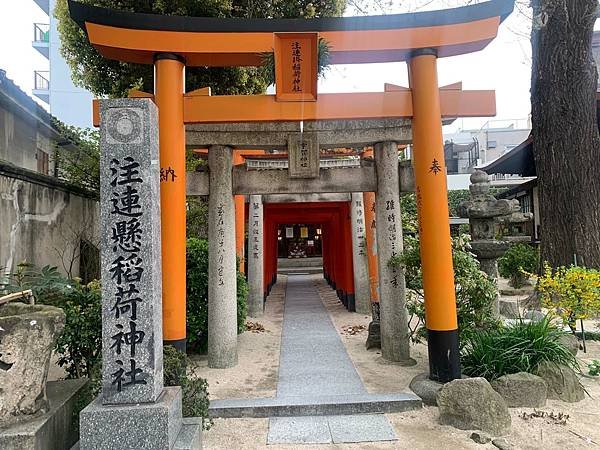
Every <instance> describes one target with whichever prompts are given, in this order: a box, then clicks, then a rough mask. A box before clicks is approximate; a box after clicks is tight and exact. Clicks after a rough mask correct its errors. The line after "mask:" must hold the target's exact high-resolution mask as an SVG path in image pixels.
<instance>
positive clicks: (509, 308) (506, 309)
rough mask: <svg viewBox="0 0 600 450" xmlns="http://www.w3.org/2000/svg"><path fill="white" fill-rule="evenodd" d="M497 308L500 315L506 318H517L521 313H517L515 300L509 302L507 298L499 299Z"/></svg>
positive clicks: (517, 307) (517, 306)
mask: <svg viewBox="0 0 600 450" xmlns="http://www.w3.org/2000/svg"><path fill="white" fill-rule="evenodd" d="M498 309H499V312H500V315H501V316H503V317H506V318H507V319H518V318H519V317H521V314H520V313H519V305H517V302H511V301H509V300H499V301H498Z"/></svg>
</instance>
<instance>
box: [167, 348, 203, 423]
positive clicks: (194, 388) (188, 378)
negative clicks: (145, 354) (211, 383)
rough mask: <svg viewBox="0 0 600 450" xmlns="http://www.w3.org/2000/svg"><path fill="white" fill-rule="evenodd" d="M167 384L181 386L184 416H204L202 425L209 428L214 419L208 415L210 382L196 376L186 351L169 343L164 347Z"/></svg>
mask: <svg viewBox="0 0 600 450" xmlns="http://www.w3.org/2000/svg"><path fill="white" fill-rule="evenodd" d="M163 350H164V351H163V356H164V359H163V360H164V382H165V386H181V390H182V411H183V417H202V425H203V428H204V429H205V430H208V429H209V428H210V427H211V425H212V420H211V419H210V418H209V417H208V406H209V404H210V400H209V398H208V383H207V381H206V380H205V379H204V378H200V377H198V376H196V374H195V372H194V370H193V369H190V367H191V363H190V360H189V358H188V356H187V355H186V354H185V353H182V352H179V351H177V350H175V349H174V348H173V347H171V346H169V345H167V346H165V347H164V349H163Z"/></svg>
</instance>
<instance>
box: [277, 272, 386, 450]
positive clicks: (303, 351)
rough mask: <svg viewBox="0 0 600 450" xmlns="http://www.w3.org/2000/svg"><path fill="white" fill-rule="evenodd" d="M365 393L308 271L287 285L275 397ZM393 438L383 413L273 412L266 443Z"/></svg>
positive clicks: (292, 397)
mask: <svg viewBox="0 0 600 450" xmlns="http://www.w3.org/2000/svg"><path fill="white" fill-rule="evenodd" d="M361 394H363V395H364V394H367V390H366V388H365V386H364V385H363V383H362V381H361V379H360V377H359V376H358V373H357V372H356V369H355V368H354V365H353V364H352V361H351V360H350V357H349V356H348V353H347V352H346V349H345V347H344V344H343V343H342V341H341V339H340V337H339V335H338V333H337V331H336V329H335V328H334V326H333V323H332V322H331V319H330V318H329V315H328V313H327V311H326V310H325V307H324V306H323V304H322V303H321V300H320V299H319V295H318V293H317V291H316V289H315V287H314V286H313V282H312V279H311V277H310V276H305V275H290V277H289V279H288V284H287V291H286V298H285V311H284V319H283V331H282V338H281V355H280V362H279V382H278V385H277V399H286V398H289V399H290V400H294V399H296V400H297V399H298V398H302V397H310V398H315V397H316V398H318V397H327V396H332V395H338V396H343V395H349V396H350V395H361ZM390 440H396V435H395V433H394V430H393V428H392V426H391V425H390V423H389V422H388V420H387V418H386V417H385V416H384V415H383V414H365V415H344V416H304V417H273V418H270V420H269V434H268V440H267V441H268V443H269V444H280V443H289V444H292V443H296V444H297V443H303V444H324V443H347V442H368V441H390Z"/></svg>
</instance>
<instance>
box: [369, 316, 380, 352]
mask: <svg viewBox="0 0 600 450" xmlns="http://www.w3.org/2000/svg"><path fill="white" fill-rule="evenodd" d="M366 347H367V350H370V349H372V348H381V329H380V324H379V322H375V321H372V322H371V323H370V324H369V334H368V336H367V343H366Z"/></svg>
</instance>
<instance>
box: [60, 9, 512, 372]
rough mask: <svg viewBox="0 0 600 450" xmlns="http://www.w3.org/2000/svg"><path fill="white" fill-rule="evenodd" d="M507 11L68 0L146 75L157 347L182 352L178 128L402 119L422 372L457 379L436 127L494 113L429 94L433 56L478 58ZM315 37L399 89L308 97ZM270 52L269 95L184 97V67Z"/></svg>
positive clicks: (441, 93) (490, 100)
mask: <svg viewBox="0 0 600 450" xmlns="http://www.w3.org/2000/svg"><path fill="white" fill-rule="evenodd" d="M513 3H514V0H492V1H489V2H485V3H481V4H477V5H472V6H468V7H462V8H455V9H452V10H444V11H428V12H420V13H413V14H397V15H387V16H367V17H341V18H317V19H309V20H305V19H277V20H274V19H247V18H243V19H221V18H202V17H177V16H158V15H152V14H136V13H130V12H123V11H114V10H109V9H104V8H97V7H92V6H87V5H83V4H80V3H76V2H73V1H71V0H69V8H70V12H71V17H72V18H73V19H74V20H75V21H76V22H77V23H78V24H79V25H80V26H81V28H82V29H84V30H85V32H86V33H87V36H88V39H89V40H90V42H91V43H92V44H93V45H94V46H95V47H96V49H97V50H98V51H99V52H100V53H101V54H102V55H103V56H105V57H107V58H110V59H115V60H119V61H125V62H134V63H142V64H154V65H155V68H156V84H155V102H156V104H157V106H158V110H159V128H160V130H159V131H160V153H161V155H160V163H161V167H169V168H171V169H173V170H175V171H176V172H177V174H178V177H177V179H176V181H175V182H171V183H161V204H162V205H163V208H162V211H161V221H162V246H163V252H162V253H163V256H162V257H163V265H162V266H163V316H164V322H163V323H164V339H165V341H167V342H168V343H171V344H173V345H176V346H179V347H181V348H184V347H185V295H186V289H185V152H184V148H185V131H184V125H185V124H186V123H208V122H244V121H300V120H329V119H358V118H361V119H365V118H400V117H410V118H412V121H413V122H412V127H413V144H414V150H415V151H414V160H413V163H414V169H415V178H416V191H417V203H418V208H419V223H420V229H419V232H420V237H421V259H422V267H423V286H424V291H425V295H426V302H425V308H426V324H427V329H428V340H429V361H430V372H431V377H432V378H434V379H440V380H442V381H446V380H449V379H453V378H457V377H459V376H460V365H459V359H458V330H457V320H456V301H455V293H454V277H453V269H452V254H451V247H450V233H449V226H448V223H447V217H448V207H447V186H446V178H445V176H435V175H437V173H440V172H441V173H442V174H443V173H445V165H444V155H443V141H442V129H441V119H442V118H444V117H452V118H454V117H470V116H491V115H494V114H495V99H494V93H493V92H491V91H473V92H467V91H462V90H461V89H451V90H440V89H439V88H438V84H437V58H439V57H448V56H454V55H460V54H465V53H470V52H475V51H478V50H481V49H483V48H484V47H485V46H486V45H487V44H489V43H490V42H491V41H492V40H493V39H494V38H495V37H496V33H497V30H498V26H499V24H500V23H501V22H502V20H504V19H505V18H506V17H507V16H508V15H509V14H510V13H511V12H512V9H513V7H514V4H513ZM319 37H322V38H324V39H325V40H326V41H327V42H328V43H329V46H330V63H331V64H354V63H373V62H392V61H407V62H408V66H409V80H410V89H403V88H392V89H386V91H385V92H374V93H353V94H322V95H318V93H317V91H316V77H317V70H316V61H317V54H316V42H317V39H318V38H319ZM298 42H302V43H303V46H304V48H306V49H307V52H308V54H307V55H306V57H305V58H304V62H303V63H302V64H301V67H300V68H299V69H298V70H297V71H295V70H294V69H293V68H292V67H291V66H289V65H286V64H284V63H285V61H287V60H288V59H289V50H290V49H292V46H293V45H295V43H296V44H297V43H298ZM271 52H274V53H275V73H276V80H277V83H276V89H277V92H276V95H274V96H269V95H265V96H210V95H209V94H210V93H209V92H208V90H207V89H201V90H198V91H194V92H190V93H187V94H184V86H183V70H184V67H185V65H188V66H257V65H261V64H262V55H263V54H264V53H271ZM286 58H287V59H286ZM296 73H298V76H296ZM300 78H301V79H302V82H301V83H297V82H296V81H299V80H300ZM433 169H435V170H433ZM432 170H433V173H432Z"/></svg>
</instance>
